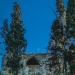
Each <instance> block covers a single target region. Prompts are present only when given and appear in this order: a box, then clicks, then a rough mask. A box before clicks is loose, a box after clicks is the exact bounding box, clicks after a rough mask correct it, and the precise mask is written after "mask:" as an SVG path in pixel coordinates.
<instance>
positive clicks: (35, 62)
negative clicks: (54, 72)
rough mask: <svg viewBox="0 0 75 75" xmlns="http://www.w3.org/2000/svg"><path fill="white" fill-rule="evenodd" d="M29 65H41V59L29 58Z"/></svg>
mask: <svg viewBox="0 0 75 75" xmlns="http://www.w3.org/2000/svg"><path fill="white" fill-rule="evenodd" d="M26 64H27V65H39V61H38V60H37V58H35V57H31V58H29V59H28V61H27V63H26Z"/></svg>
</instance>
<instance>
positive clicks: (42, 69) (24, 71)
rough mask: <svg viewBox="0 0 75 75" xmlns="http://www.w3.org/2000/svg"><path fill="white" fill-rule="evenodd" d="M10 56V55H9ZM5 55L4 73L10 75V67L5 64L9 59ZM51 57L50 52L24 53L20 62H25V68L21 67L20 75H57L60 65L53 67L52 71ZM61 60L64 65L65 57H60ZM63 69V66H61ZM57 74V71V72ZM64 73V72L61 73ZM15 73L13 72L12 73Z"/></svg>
mask: <svg viewBox="0 0 75 75" xmlns="http://www.w3.org/2000/svg"><path fill="white" fill-rule="evenodd" d="M7 56H9V55H7ZM7 56H5V57H4V58H3V65H2V74H3V75H10V74H9V69H10V68H8V67H6V66H5V64H6V62H7V60H6V57H7ZM49 58H51V54H50V53H43V54H42V53H40V54H25V55H22V60H21V61H20V64H23V68H21V69H19V73H18V75H33V74H38V73H40V74H41V75H48V74H49V75H50V74H51V75H55V74H54V72H55V70H56V68H58V70H59V66H55V67H56V68H55V67H53V68H52V71H50V70H49V63H50V61H49V60H48V59H49ZM59 62H60V63H61V64H60V66H61V65H63V59H62V58H60V59H59ZM60 68H61V71H62V69H63V67H62V66H61V67H60ZM56 74H57V73H56ZM61 74H62V73H61ZM12 75H13V74H12Z"/></svg>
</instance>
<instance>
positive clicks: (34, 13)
mask: <svg viewBox="0 0 75 75" xmlns="http://www.w3.org/2000/svg"><path fill="white" fill-rule="evenodd" d="M15 1H17V2H18V3H19V4H20V7H21V10H22V20H23V22H24V28H25V29H26V34H25V38H26V39H27V43H28V45H27V48H26V53H38V52H40V53H45V52H47V50H46V49H45V47H47V46H48V42H49V37H50V36H49V34H50V32H51V30H50V27H51V25H52V22H53V20H54V19H55V18H56V16H55V14H54V13H53V11H52V10H51V9H50V8H49V7H47V5H49V6H51V7H52V8H53V9H54V10H55V11H56V5H55V4H56V0H0V19H1V17H2V18H4V19H8V22H9V24H10V23H11V13H13V2H15ZM67 1H68V0H64V4H65V5H67ZM1 26H2V21H1V20H0V27H1ZM2 40H3V39H2V38H0V41H2ZM1 46H2V47H3V48H5V46H4V45H1ZM1 46H0V47H1ZM38 48H39V51H38ZM0 52H3V53H5V51H3V50H2V48H1V49H0ZM1 58H2V56H0V63H1V60H2V59H1ZM0 67H1V66H0ZM0 69H1V68H0Z"/></svg>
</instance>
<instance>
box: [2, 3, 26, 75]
mask: <svg viewBox="0 0 75 75" xmlns="http://www.w3.org/2000/svg"><path fill="white" fill-rule="evenodd" d="M13 9H14V12H13V13H12V14H11V17H12V22H11V24H10V28H9V27H8V24H7V20H6V21H5V22H4V26H3V29H2V36H3V38H4V39H5V44H6V48H5V49H6V52H7V53H8V54H10V57H8V58H7V64H6V66H7V67H10V68H11V71H13V72H14V74H16V75H18V69H19V67H20V65H19V62H20V60H21V57H20V55H21V54H25V51H26V46H27V40H26V39H25V38H24V33H25V32H26V30H25V29H24V28H23V21H22V20H21V14H22V13H21V8H20V6H19V4H18V3H17V2H14V7H13Z"/></svg>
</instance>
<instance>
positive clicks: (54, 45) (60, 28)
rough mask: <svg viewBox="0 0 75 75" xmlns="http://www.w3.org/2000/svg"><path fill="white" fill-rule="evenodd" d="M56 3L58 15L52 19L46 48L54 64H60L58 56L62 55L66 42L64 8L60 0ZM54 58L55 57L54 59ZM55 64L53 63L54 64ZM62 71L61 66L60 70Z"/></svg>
mask: <svg viewBox="0 0 75 75" xmlns="http://www.w3.org/2000/svg"><path fill="white" fill-rule="evenodd" d="M56 2H57V3H56V5H57V12H58V13H59V17H58V18H57V19H56V20H54V22H53V24H52V26H51V30H52V32H51V37H50V39H51V40H50V42H49V46H48V49H49V50H50V51H51V53H52V59H51V60H52V61H53V63H55V61H56V62H57V63H56V64H60V62H59V57H60V56H61V55H62V56H63V57H64V55H63V52H64V50H65V44H66V35H65V26H66V10H65V7H64V5H63V2H62V0H57V1H56ZM54 58H55V59H54ZM56 64H55V65H56ZM60 71H63V67H62V70H60Z"/></svg>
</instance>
